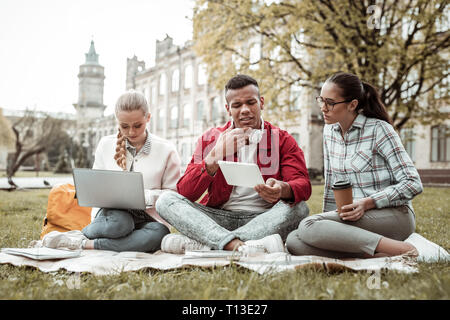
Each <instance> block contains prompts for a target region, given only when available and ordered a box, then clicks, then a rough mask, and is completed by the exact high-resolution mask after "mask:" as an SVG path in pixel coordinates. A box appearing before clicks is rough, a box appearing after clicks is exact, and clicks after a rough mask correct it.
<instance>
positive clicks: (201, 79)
mask: <svg viewBox="0 0 450 320" xmlns="http://www.w3.org/2000/svg"><path fill="white" fill-rule="evenodd" d="M205 83H206V67H205V65H204V64H203V63H200V64H199V65H198V69H197V84H198V85H199V86H202V85H204V84H205Z"/></svg>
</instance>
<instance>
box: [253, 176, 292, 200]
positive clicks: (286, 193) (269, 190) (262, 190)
mask: <svg viewBox="0 0 450 320" xmlns="http://www.w3.org/2000/svg"><path fill="white" fill-rule="evenodd" d="M255 191H256V192H258V194H259V196H260V197H261V198H263V199H264V200H266V201H267V202H269V203H276V202H278V201H279V200H280V199H281V198H283V199H291V198H293V196H294V195H293V193H292V189H291V186H290V185H289V184H288V183H287V182H284V181H279V180H276V179H274V178H269V179H267V181H266V184H258V185H257V186H255Z"/></svg>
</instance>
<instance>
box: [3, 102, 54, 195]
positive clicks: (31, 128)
mask: <svg viewBox="0 0 450 320" xmlns="http://www.w3.org/2000/svg"><path fill="white" fill-rule="evenodd" d="M61 128H62V120H60V119H55V118H52V117H51V116H50V115H48V114H46V113H42V112H35V111H30V110H27V111H25V115H24V116H23V117H21V118H19V119H18V120H17V121H16V122H14V123H13V125H12V131H13V132H14V136H15V152H14V155H13V156H12V158H11V160H10V161H8V165H7V168H6V175H7V177H8V183H9V184H10V185H11V187H12V188H14V189H15V188H17V185H16V184H15V183H14V181H13V180H12V177H13V176H14V174H15V173H16V172H17V170H19V168H20V166H21V165H22V164H23V163H24V162H25V161H26V160H27V159H28V158H30V157H31V156H33V155H36V154H39V153H41V152H43V151H45V150H47V148H48V147H49V146H50V145H51V144H52V143H54V141H55V140H56V139H58V136H59V133H60V132H61Z"/></svg>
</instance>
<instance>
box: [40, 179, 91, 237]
mask: <svg viewBox="0 0 450 320" xmlns="http://www.w3.org/2000/svg"><path fill="white" fill-rule="evenodd" d="M91 209H92V208H90V207H80V206H79V205H78V200H77V199H76V198H75V187H74V186H73V185H72V184H70V183H66V184H60V185H56V186H54V187H53V188H52V189H51V190H50V194H49V195H48V205H47V215H46V217H45V218H44V222H43V225H42V232H41V239H42V238H43V237H44V236H45V235H46V234H47V233H49V232H50V231H60V232H66V231H71V230H81V229H83V228H84V227H86V226H87V225H88V224H89V223H91Z"/></svg>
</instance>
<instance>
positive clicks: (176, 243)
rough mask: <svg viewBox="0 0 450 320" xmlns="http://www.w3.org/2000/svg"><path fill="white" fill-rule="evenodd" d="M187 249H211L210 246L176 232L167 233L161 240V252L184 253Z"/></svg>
mask: <svg viewBox="0 0 450 320" xmlns="http://www.w3.org/2000/svg"><path fill="white" fill-rule="evenodd" d="M188 250H189V251H190V250H211V248H210V247H208V246H207V245H204V244H203V243H201V242H198V241H197V240H194V239H191V238H189V237H186V236H184V235H182V234H178V233H169V234H168V235H166V236H165V237H164V238H163V239H162V241H161V251H163V252H167V253H175V254H184V253H185V251H188Z"/></svg>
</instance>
